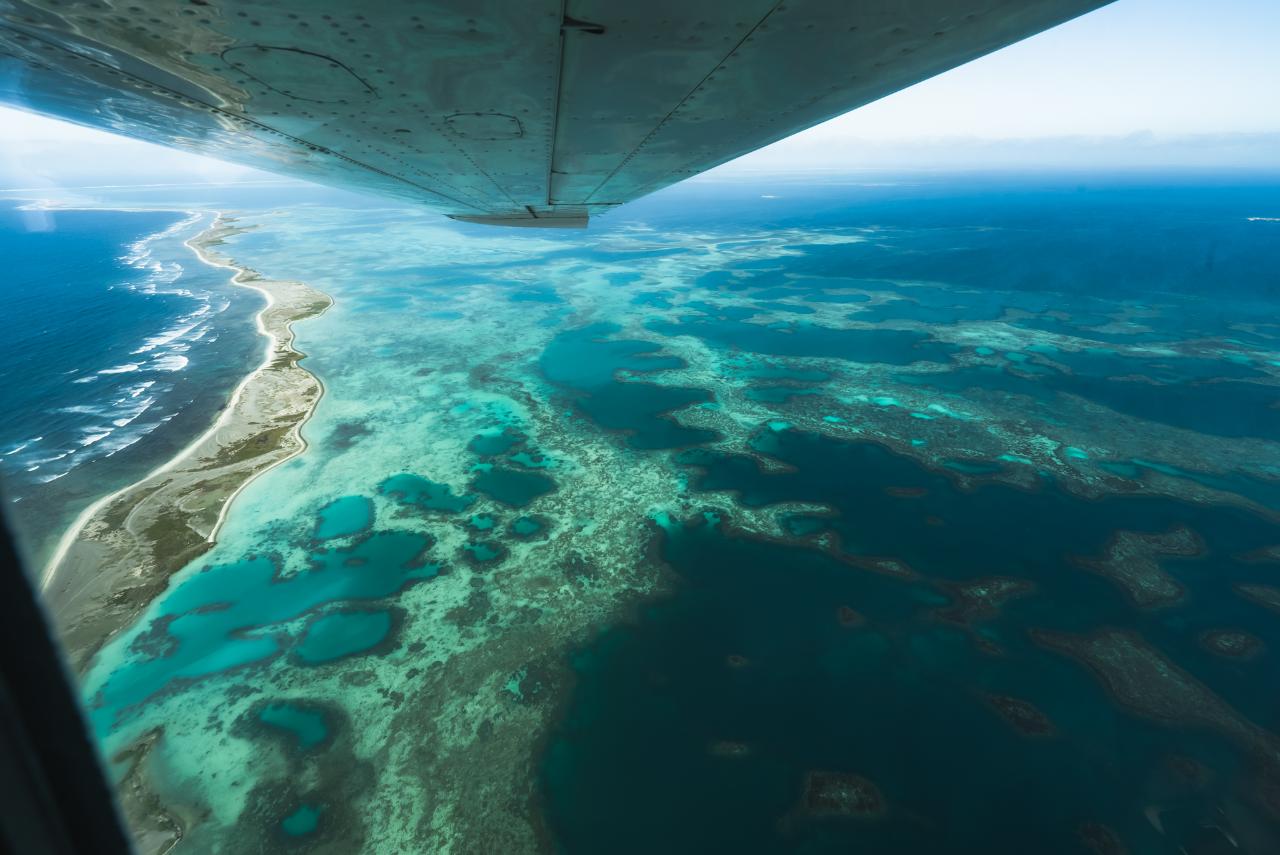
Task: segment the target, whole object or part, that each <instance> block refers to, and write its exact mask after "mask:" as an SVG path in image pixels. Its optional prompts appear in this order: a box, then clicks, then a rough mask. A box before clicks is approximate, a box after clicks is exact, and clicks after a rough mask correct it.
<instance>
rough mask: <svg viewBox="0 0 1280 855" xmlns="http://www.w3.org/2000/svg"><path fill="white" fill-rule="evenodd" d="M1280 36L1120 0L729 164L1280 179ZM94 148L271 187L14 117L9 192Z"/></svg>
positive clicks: (126, 175) (1198, 10)
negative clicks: (1240, 172) (1173, 171)
mask: <svg viewBox="0 0 1280 855" xmlns="http://www.w3.org/2000/svg"><path fill="white" fill-rule="evenodd" d="M1277 34H1280V0H1117V2H1115V3H1113V4H1112V5H1110V6H1106V7H1104V8H1102V9H1099V10H1097V11H1095V12H1092V13H1090V14H1088V15H1085V16H1083V17H1081V18H1077V19H1075V20H1073V21H1069V22H1067V23H1066V24H1063V25H1061V26H1059V27H1057V28H1055V29H1053V30H1050V31H1048V32H1045V33H1041V34H1039V35H1037V36H1033V37H1032V38H1029V39H1026V40H1025V41H1023V42H1020V43H1018V44H1015V45H1012V46H1010V47H1008V48H1005V49H1004V50H1001V51H997V52H996V53H994V54H990V55H988V56H986V57H983V58H981V59H978V60H975V61H974V62H972V63H969V64H968V65H965V66H962V67H960V68H957V69H953V70H952V71H949V72H946V73H944V74H941V75H939V76H937V77H935V78H932V79H931V80H927V81H925V82H923V83H920V84H917V85H916V86H913V87H911V88H909V89H906V90H903V91H901V92H899V93H896V94H894V95H891V96H889V97H887V98H884V99H882V100H881V101H878V102H876V103H873V104H870V105H867V106H865V107H863V108H861V109H858V110H855V111H853V112H852V113H849V114H846V115H844V116H841V117H839V118H836V119H833V120H831V121H829V122H826V123H825V124H822V125H819V126H818V127H815V128H812V129H810V130H808V131H805V132H802V133H800V134H798V135H796V136H794V137H791V138H789V139H787V140H784V141H782V142H780V143H776V144H774V145H773V146H769V147H767V148H765V149H762V150H761V151H759V152H755V153H753V154H750V155H747V156H746V157H743V158H741V159H739V160H738V161H736V162H734V163H732V164H729V165H727V166H726V167H722V168H721V169H722V170H723V171H724V172H726V173H728V174H732V173H734V172H735V171H739V170H748V171H749V170H762V171H777V170H797V169H805V168H813V169H841V168H855V169H857V168H895V167H909V168H934V169H946V168H948V167H956V168H985V167H991V166H1010V167H1054V166H1061V167H1079V166H1103V167H1106V166H1114V167H1143V166H1156V167H1159V166H1246V167H1267V168H1280V50H1277V49H1276V47H1275V46H1276V44H1277V40H1278V39H1280V35H1277ZM89 145H92V146H93V147H94V158H93V163H94V165H95V168H98V169H99V170H108V169H110V170H115V171H116V172H117V173H119V177H120V178H121V180H136V177H137V176H139V175H141V174H143V173H145V174H148V175H152V176H165V177H167V176H169V175H185V176H187V177H188V178H190V179H191V180H210V181H216V180H237V179H240V180H243V179H248V178H253V177H261V176H260V175H258V174H255V173H253V172H252V171H251V170H245V169H243V168H238V167H231V166H229V165H226V164H222V163H218V162H216V161H210V160H207V159H204V158H198V157H195V156H191V155H185V154H181V153H178V152H172V151H168V150H156V149H155V148H154V147H151V146H146V145H144V144H142V143H137V142H132V141H124V140H120V139H119V138H109V137H108V136H107V135H105V134H102V133H101V132H98V131H93V130H89V129H85V128H79V127H75V126H72V125H68V124H65V123H61V122H57V121H53V120H49V119H45V118H42V117H38V116H33V115H31V114H27V113H21V112H18V111H15V110H10V109H7V108H4V107H0V186H17V185H15V184H14V182H15V180H17V179H21V178H22V177H27V178H29V179H30V182H29V183H31V182H35V183H39V182H41V181H43V182H48V181H51V180H55V179H58V178H59V177H60V176H59V172H60V171H61V173H63V175H62V176H61V177H62V178H63V180H66V178H70V177H71V176H70V174H68V173H67V170H68V168H69V167H68V166H67V164H68V163H70V162H72V161H74V160H75V158H73V157H68V153H72V152H75V151H77V150H79V151H83V150H84V149H85V148H86V147H87V146H89ZM81 160H83V159H82V158H81ZM21 183H22V182H21V181H20V180H18V184H21Z"/></svg>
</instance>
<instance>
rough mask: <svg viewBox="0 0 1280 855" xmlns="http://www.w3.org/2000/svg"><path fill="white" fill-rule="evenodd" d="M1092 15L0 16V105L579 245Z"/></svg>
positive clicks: (536, 10)
mask: <svg viewBox="0 0 1280 855" xmlns="http://www.w3.org/2000/svg"><path fill="white" fill-rule="evenodd" d="M1105 2H1106V0H968V2H964V0H644V2H627V0H421V1H420V2H404V0H364V2H360V3H350V2H336V0H295V2H280V0H0V100H4V101H7V102H10V103H12V104H15V105H17V106H19V107H22V108H24V109H27V110H31V111H33V112H37V113H44V114H47V115H52V116H56V117H59V118H62V119H67V120H70V121H72V122H77V123H79V124H83V125H90V126H93V127H98V128H103V129H105V130H109V131H113V132H116V133H121V134H125V135H128V136H133V137H138V138H141V139H145V140H150V141H152V142H159V143H163V144H166V145H171V146H174V147H176V148H180V149H185V150H188V151H193V152H197V153H200V154H205V155H210V156H212V157H217V158H221V159H224V160H229V161H235V162H238V163H243V164H247V165H250V166H255V167H259V168H262V169H267V170H272V171H276V172H281V173H285V174H288V175H294V176H297V177H300V178H305V179H309V180H312V181H317V182H321V183H328V184H334V185H346V186H355V187H358V188H361V189H365V190H369V191H373V192H378V193H383V194H386V195H390V196H396V197H400V198H403V199H412V200H416V201H420V202H423V203H425V204H427V205H429V206H431V207H433V208H436V209H438V210H440V211H441V212H443V213H445V214H447V215H449V216H451V217H454V218H456V219H460V220H467V221H471V222H481V223H496V224H502V225H529V226H582V225H585V224H586V221H587V218H588V217H589V216H590V215H592V214H598V213H601V212H604V211H607V210H609V209H610V208H612V207H614V206H617V205H620V204H622V203H624V202H627V201H629V200H632V199H636V198H638V197H640V196H643V195H645V194H647V193H652V192H653V191H655V190H658V189H659V188H662V187H665V186H667V185H669V184H672V183H675V182H677V181H680V180H682V179H684V178H688V177H689V176H691V175H696V174H698V173H699V172H703V171H705V170H707V169H710V168H712V167H714V166H717V165H719V164H721V163H724V162H725V161H728V160H731V159H732V158H735V157H737V156H739V155H742V154H745V153H747V152H749V151H752V150H754V149H757V148H760V147H761V146H764V145H767V144H769V143H771V142H775V141H776V140H779V139H782V138H783V137H786V136H788V135H790V134H793V133H795V132H797V131H800V130H802V129H804V128H807V127H810V126H812V125H815V124H817V123H819V122H822V121H824V120H826V119H829V118H831V117H833V116H836V115H839V114H841V113H845V112H847V111H849V110H852V109H854V108H855V107H859V106H861V105H863V104H866V103H868V102H870V101H874V100H876V99H877V98H881V97H883V96H885V95H888V94H890V93H892V92H895V91H897V90H899V89H902V88H904V87H907V86H910V85H912V84H913V83H916V82H918V81H921V80H924V79H925V78H928V77H931V76H933V75H935V74H938V73H940V72H942V71H945V70H947V69H949V68H953V67H955V66H957V65H960V64H962V63H964V62H968V61H969V60H971V59H974V58H975V57H978V56H981V55H982V54H985V53H988V52H990V51H993V50H996V49H997V48H1000V47H1003V46H1005V45H1007V44H1010V43H1012V42H1015V41H1017V40H1019V39H1022V38H1025V37H1027V36H1030V35H1032V34H1034V33H1037V32H1040V31H1041V30H1044V29H1046V28H1048V27H1052V26H1054V25H1055V24H1058V23H1060V22H1062V21H1064V20H1067V19H1069V18H1072V17H1074V16H1076V15H1080V14H1082V13H1084V12H1087V11H1089V10H1091V9H1094V8H1096V7H1098V6H1102V5H1104V4H1105Z"/></svg>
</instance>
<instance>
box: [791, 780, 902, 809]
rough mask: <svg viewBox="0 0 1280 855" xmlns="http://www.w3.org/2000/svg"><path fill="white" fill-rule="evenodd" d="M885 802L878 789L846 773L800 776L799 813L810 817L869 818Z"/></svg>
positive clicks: (884, 805)
mask: <svg viewBox="0 0 1280 855" xmlns="http://www.w3.org/2000/svg"><path fill="white" fill-rule="evenodd" d="M886 808H887V805H886V803H885V799H884V795H883V794H881V792H880V788H879V787H877V786H876V785H875V784H874V783H872V782H871V781H869V780H867V779H866V778H864V777H862V776H861V775H853V774H850V773H848V772H809V773H808V774H806V775H805V776H804V792H803V793H802V794H801V796H800V813H801V814H803V815H804V816H811V817H845V818H851V819H854V818H856V819H873V818H875V817H878V816H883V815H884V813H885V810H886Z"/></svg>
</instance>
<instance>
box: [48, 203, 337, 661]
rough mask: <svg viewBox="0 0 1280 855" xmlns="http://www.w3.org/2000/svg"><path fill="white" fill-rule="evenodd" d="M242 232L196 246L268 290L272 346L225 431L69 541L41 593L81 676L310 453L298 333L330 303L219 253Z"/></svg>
mask: <svg viewBox="0 0 1280 855" xmlns="http://www.w3.org/2000/svg"><path fill="white" fill-rule="evenodd" d="M239 231H241V229H239V228H238V227H237V226H236V225H234V221H233V220H230V219H228V218H219V219H218V220H217V221H216V222H215V223H214V225H213V226H212V227H211V228H210V229H209V230H207V231H205V232H203V233H202V234H200V235H198V236H197V237H195V238H193V239H192V240H191V241H190V246H191V248H192V249H193V250H194V251H195V252H196V253H197V254H198V255H199V256H200V258H201V260H203V261H205V262H206V263H208V264H213V265H216V266H220V267H226V268H228V269H230V270H233V271H235V273H234V275H233V277H232V281H233V282H234V283H235V284H237V285H242V286H244V287H247V288H253V289H255V290H257V291H260V292H261V293H262V294H263V295H264V296H265V297H266V298H267V306H266V307H265V308H264V309H263V310H262V311H261V312H260V313H259V315H258V327H259V330H260V331H261V332H262V334H263V335H264V336H265V337H266V338H267V339H268V344H267V349H266V357H265V360H264V362H263V364H262V366H261V367H260V368H258V369H257V370H256V371H255V372H253V374H251V375H250V376H249V377H247V378H245V380H244V381H243V382H242V383H241V385H240V386H239V387H238V388H237V389H236V391H235V393H234V395H233V397H232V400H231V402H230V403H229V405H228V406H227V408H226V409H225V410H224V411H223V413H222V415H221V416H220V417H219V418H218V420H217V422H216V423H215V424H214V425H213V427H211V428H210V429H209V430H208V431H207V432H205V433H204V434H203V435H202V436H200V437H198V438H197V439H196V440H195V441H194V442H192V444H191V445H189V446H188V447H187V448H186V449H184V450H183V451H182V452H181V453H180V454H179V455H178V456H177V457H176V458H174V459H173V460H171V461H169V462H168V463H166V464H165V465H163V466H161V467H160V468H158V469H156V470H155V471H154V472H152V473H151V474H150V475H148V476H147V477H146V478H144V479H143V480H141V481H139V482H138V483H136V484H133V485H132V486H130V487H128V488H126V489H124V490H122V491H119V492H117V493H114V494H112V495H109V496H107V497H105V498H103V499H101V500H99V501H98V502H96V503H94V504H93V505H92V506H91V507H89V508H88V509H87V510H86V511H85V512H84V513H83V514H81V516H80V518H79V519H78V520H77V521H76V524H75V525H74V526H73V527H72V528H71V530H69V531H68V532H67V534H66V535H64V537H63V539H62V541H61V543H60V544H59V548H58V550H57V551H56V552H55V554H54V557H53V558H52V559H51V561H50V563H49V565H48V566H47V567H46V569H45V573H44V577H43V582H42V586H43V589H44V593H45V596H46V601H47V603H48V604H49V608H50V611H51V613H52V615H53V618H54V620H55V622H56V624H57V626H58V629H59V631H60V632H61V634H62V639H63V643H64V645H65V647H66V650H67V653H68V656H69V658H70V660H71V663H72V665H73V667H74V668H75V669H76V670H78V671H79V670H83V669H84V668H85V667H86V666H87V664H88V662H89V660H90V658H91V657H92V656H93V655H94V654H95V653H96V652H97V651H98V650H99V649H100V648H101V647H102V645H103V644H105V643H106V642H107V641H108V640H109V639H110V638H111V637H113V636H114V635H115V634H116V633H117V632H118V631H119V630H120V629H121V628H123V627H126V626H128V625H129V624H130V623H132V622H133V620H134V619H136V617H137V616H138V614H139V613H140V612H141V611H142V610H143V609H144V608H145V607H146V605H147V604H148V603H149V602H150V601H151V600H152V599H154V597H155V596H156V595H157V594H158V593H159V592H160V591H162V590H163V589H164V588H165V586H166V585H167V583H168V579H169V576H170V575H171V574H172V573H173V572H174V571H175V570H177V569H178V568H180V567H182V566H183V564H185V563H186V562H188V561H190V560H192V559H193V558H195V557H196V556H198V555H200V554H201V553H202V552H204V551H205V550H207V549H208V548H209V546H210V544H211V543H212V540H213V538H214V535H215V534H216V532H217V529H218V527H219V525H220V524H221V521H222V518H223V515H224V513H225V509H226V506H227V504H228V503H229V502H230V500H231V499H232V498H233V497H234V496H235V494H236V493H237V492H238V491H239V490H240V489H241V488H242V487H243V486H244V484H245V483H246V482H247V481H248V480H249V479H251V478H253V477H254V476H255V475H257V474H259V473H261V472H263V471H265V470H267V469H269V468H270V467H272V466H275V465H276V464H278V463H280V462H281V461H284V460H287V459H288V458H289V457H291V456H293V455H294V454H297V453H298V452H299V451H301V450H302V448H303V447H304V443H303V441H302V439H301V437H300V435H299V433H298V428H299V426H300V425H301V423H302V422H303V421H304V420H305V419H306V417H307V415H308V414H309V413H310V412H311V410H312V408H313V407H314V406H315V403H316V401H317V400H318V399H319V397H320V394H321V386H320V383H319V381H317V380H316V378H315V377H314V376H313V375H311V374H310V373H309V372H307V371H306V370H305V369H303V368H301V367H299V365H298V361H299V360H300V359H301V358H302V357H303V355H304V354H302V353H301V352H300V351H298V350H295V349H294V347H293V339H294V334H293V329H292V326H291V325H292V324H293V323H294V322H295V321H298V320H303V319H306V318H311V317H315V316H316V315H318V314H320V313H321V312H323V311H324V310H325V309H327V308H328V307H329V305H330V304H331V300H330V299H329V298H328V296H326V295H325V294H322V293H321V292H319V291H317V290H315V289H314V288H311V287H309V286H307V285H304V284H302V283H300V282H290V281H281V280H271V279H265V278H263V277H261V276H260V275H258V274H257V273H255V272H254V271H252V270H249V269H247V268H242V267H237V266H236V265H235V264H234V263H233V262H231V261H230V260H229V259H228V258H226V257H225V256H223V255H222V254H221V253H220V252H219V251H218V250H217V249H216V247H218V246H219V245H221V244H222V243H223V241H224V240H225V239H226V238H227V237H229V236H231V235H233V234H236V233H238V232H239Z"/></svg>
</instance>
